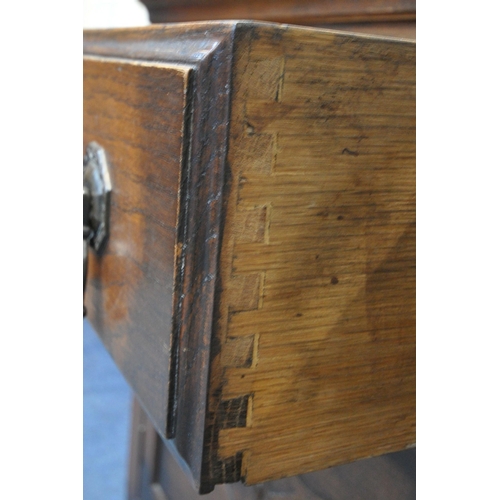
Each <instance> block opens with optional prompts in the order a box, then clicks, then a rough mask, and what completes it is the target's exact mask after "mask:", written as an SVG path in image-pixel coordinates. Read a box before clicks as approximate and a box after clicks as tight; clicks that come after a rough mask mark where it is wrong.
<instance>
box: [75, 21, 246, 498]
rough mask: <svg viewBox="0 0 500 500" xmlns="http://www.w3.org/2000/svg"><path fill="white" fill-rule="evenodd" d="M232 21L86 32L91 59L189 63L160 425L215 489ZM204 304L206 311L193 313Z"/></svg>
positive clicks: (194, 472) (195, 478)
mask: <svg viewBox="0 0 500 500" xmlns="http://www.w3.org/2000/svg"><path fill="white" fill-rule="evenodd" d="M235 25H236V23H234V22H228V23H196V25H195V26H193V24H192V23H190V24H189V25H183V26H179V25H174V26H164V27H160V28H158V27H155V26H153V27H146V28H140V29H136V28H130V29H115V30H87V31H85V32H84V54H85V57H86V58H90V59H99V60H105V61H110V60H116V61H126V62H127V63H131V64H136V65H146V66H155V67H156V66H158V67H165V68H169V69H179V70H182V69H184V68H188V69H190V72H189V75H190V78H189V83H188V88H189V92H188V96H187V103H186V108H187V110H186V111H185V124H184V125H185V129H184V130H185V137H187V138H188V139H189V140H185V141H184V150H183V153H184V156H183V158H182V165H183V167H182V169H181V179H180V185H179V186H180V187H179V190H180V196H179V198H178V200H179V201H178V214H179V224H178V232H177V244H176V264H175V269H176V276H177V277H178V280H176V288H175V289H174V300H175V304H174V308H173V311H174V317H173V329H172V337H173V346H172V347H173V349H172V353H171V355H172V360H175V362H174V363H172V364H171V374H170V375H171V377H170V383H171V384H173V385H172V387H173V390H172V391H170V392H169V405H168V406H169V408H168V413H167V416H168V419H167V424H166V428H157V431H158V433H159V434H160V436H161V438H162V439H163V440H164V441H165V442H168V441H167V437H168V438H172V439H171V440H170V443H174V444H175V446H176V448H177V451H178V452H179V455H180V457H182V459H183V460H184V461H185V462H186V464H187V466H188V468H189V470H190V473H191V482H192V483H193V484H194V486H195V487H196V488H197V489H199V490H201V489H205V490H206V489H207V488H209V489H210V486H209V485H207V484H202V483H203V479H202V477H201V476H202V475H201V469H202V461H203V451H204V450H203V439H204V434H205V407H206V400H207V392H208V370H209V353H210V349H211V348H212V347H213V346H212V345H211V335H212V311H213V308H214V293H215V281H216V279H215V278H216V276H217V265H218V259H217V255H218V252H219V229H220V223H221V218H222V215H221V208H222V195H221V190H222V189H223V185H224V170H225V164H226V145H227V134H228V129H227V124H228V119H229V116H228V114H229V88H230V86H229V78H230V66H231V64H230V59H231V53H232V52H231V50H232V49H231V46H232V37H233V32H234V27H235ZM178 49H180V50H178ZM221 89H223V91H222V92H221ZM214 103H215V105H214ZM201 310H203V311H206V314H204V315H200V314H196V313H195V311H201ZM138 400H139V401H140V398H139V397H138ZM141 404H142V403H141ZM142 406H143V408H144V410H145V412H146V413H147V414H148V410H147V408H145V407H144V405H142ZM165 411H166V412H167V408H166V409H165ZM211 489H213V486H212V487H211Z"/></svg>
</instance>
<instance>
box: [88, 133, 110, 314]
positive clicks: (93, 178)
mask: <svg viewBox="0 0 500 500" xmlns="http://www.w3.org/2000/svg"><path fill="white" fill-rule="evenodd" d="M110 199H111V178H110V176H109V170H108V165H107V161H106V154H105V151H104V149H103V148H102V147H101V146H99V144H97V143H96V142H91V143H90V144H89V145H88V146H87V150H86V152H85V156H84V157H83V294H84V297H85V286H86V284H87V267H88V252H89V246H90V247H92V248H93V249H94V250H95V251H96V252H99V251H101V250H102V249H103V248H104V245H105V244H106V241H107V239H108V237H109V211H110ZM85 314H86V309H85V305H84V306H83V315H84V316H85Z"/></svg>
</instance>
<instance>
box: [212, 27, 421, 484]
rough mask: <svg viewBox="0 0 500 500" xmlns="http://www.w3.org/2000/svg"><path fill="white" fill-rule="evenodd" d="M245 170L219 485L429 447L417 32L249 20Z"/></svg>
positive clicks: (225, 251)
mask: <svg viewBox="0 0 500 500" xmlns="http://www.w3.org/2000/svg"><path fill="white" fill-rule="evenodd" d="M228 168H230V171H231V176H230V177H231V179H232V183H230V184H228V185H227V195H226V196H227V205H226V207H227V209H226V211H225V217H224V230H223V238H222V248H221V257H220V259H221V265H220V286H219V288H218V296H217V304H218V317H217V323H216V324H215V325H214V326H215V328H214V333H213V341H212V342H213V344H214V348H213V349H212V359H211V379H210V399H209V407H208V411H207V417H206V418H207V431H206V435H205V441H206V451H205V457H206V460H207V464H206V467H205V469H204V472H206V476H203V477H204V481H203V484H217V483H222V482H228V481H232V480H237V479H239V478H242V479H244V481H245V482H246V484H255V483H260V482H263V481H268V480H273V479H277V478H280V477H285V476H290V475H295V474H301V473H304V472H309V471H314V470H318V469H322V468H326V467H329V466H333V465H338V464H342V463H347V462H351V461H354V460H357V459H360V458H365V457H368V456H374V455H380V454H384V453H388V452H391V451H397V450H401V449H404V448H406V447H407V446H411V445H412V444H413V443H415V44H414V43H412V42H399V41H396V40H388V39H378V38H375V37H368V36H355V35H346V34H340V33H336V32H332V31H327V30H311V29H302V28H296V27H282V26H275V25H252V24H250V23H248V24H244V23H242V24H240V25H238V27H237V32H236V35H235V50H234V62H233V76H232V101H231V123H230V138H229V152H228ZM251 338H253V340H254V341H253V344H252V343H251V342H249V340H250V339H251ZM250 345H251V346H252V352H250V351H249V346H250ZM226 346H227V348H226ZM245 396H246V397H247V399H246V401H247V404H246V406H245V407H242V406H241V405H240V404H239V403H240V402H242V401H244V397H245ZM233 402H234V404H232V403H233ZM229 408H241V410H240V412H243V411H244V413H245V415H246V425H245V426H240V425H233V426H231V427H229V426H227V419H228V418H233V419H234V420H235V421H239V420H240V419H241V417H240V414H239V412H235V413H233V414H231V415H228V414H227V412H228V409H229ZM240 465H241V468H240V469H239V467H240Z"/></svg>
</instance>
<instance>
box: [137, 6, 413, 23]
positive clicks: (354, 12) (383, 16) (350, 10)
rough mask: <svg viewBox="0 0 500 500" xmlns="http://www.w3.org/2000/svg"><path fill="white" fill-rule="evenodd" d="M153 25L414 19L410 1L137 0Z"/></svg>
mask: <svg viewBox="0 0 500 500" xmlns="http://www.w3.org/2000/svg"><path fill="white" fill-rule="evenodd" d="M141 1H142V2H143V3H144V5H146V7H147V8H148V10H149V14H150V19H151V22H153V23H172V22H185V21H191V22H192V21H204V20H221V19H252V20H254V21H272V22H277V23H291V24H303V25H318V24H321V25H323V24H325V23H347V22H349V23H351V22H367V21H369V22H374V21H378V22H384V21H408V20H414V19H415V10H416V2H415V1H414V0H356V1H352V0H351V1H348V0H311V1H304V0H276V1H272V2H269V1H265V0H141Z"/></svg>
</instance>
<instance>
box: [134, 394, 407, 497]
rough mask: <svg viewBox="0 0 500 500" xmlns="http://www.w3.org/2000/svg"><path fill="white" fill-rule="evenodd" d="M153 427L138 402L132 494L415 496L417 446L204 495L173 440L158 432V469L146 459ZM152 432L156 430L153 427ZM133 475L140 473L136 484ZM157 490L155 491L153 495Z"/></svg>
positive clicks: (158, 495)
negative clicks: (195, 485)
mask: <svg viewBox="0 0 500 500" xmlns="http://www.w3.org/2000/svg"><path fill="white" fill-rule="evenodd" d="M151 430H153V426H152V425H151V423H149V422H148V419H147V416H146V414H145V413H144V410H142V409H141V407H140V405H139V404H138V402H137V401H135V404H134V423H133V425H132V440H133V441H134V442H135V443H139V444H140V445H142V447H141V446H139V447H136V448H135V449H134V450H133V452H132V453H131V456H130V458H131V460H130V464H131V472H132V473H131V475H130V476H129V478H130V479H129V484H130V485H132V484H133V485H134V487H133V488H130V489H129V497H128V498H129V500H149V499H156V498H161V499H164V498H168V499H169V500H196V499H201V498H203V499H206V500H273V499H275V500H276V499H281V500H305V499H307V500H346V499H350V500H367V499H370V500H414V499H415V497H416V491H415V482H416V481H415V449H411V450H405V451H401V452H397V453H392V454H388V455H384V456H380V457H374V458H370V459H366V460H360V461H357V462H354V463H351V464H347V465H343V466H339V467H333V468H330V469H327V470H324V471H318V472H313V473H309V474H302V475H299V476H295V477H292V478H287V479H280V480H276V481H269V482H266V483H263V484H258V485H255V486H244V485H243V484H241V483H235V484H225V485H217V486H216V487H215V489H214V491H213V492H211V493H209V494H207V495H203V496H200V495H199V494H198V493H197V492H196V490H194V489H193V487H192V485H191V484H190V482H189V478H188V476H187V475H186V474H185V472H184V470H183V468H182V465H181V462H180V461H179V459H178V458H177V457H176V455H175V451H173V450H172V448H171V447H170V446H166V445H165V444H164V443H163V441H162V440H161V438H160V437H159V436H157V440H156V443H157V444H156V446H157V447H156V449H155V457H156V458H155V467H154V471H155V475H154V476H150V475H148V474H149V467H147V466H146V465H145V464H146V463H147V459H146V457H145V455H146V453H145V451H146V450H145V447H146V446H145V442H144V438H143V436H144V435H145V434H148V433H150V432H151ZM153 432H154V430H153ZM132 478H140V481H139V482H138V485H139V487H138V488H137V486H136V483H135V482H134V483H133V482H132V480H131V479H132ZM154 495H156V496H154Z"/></svg>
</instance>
